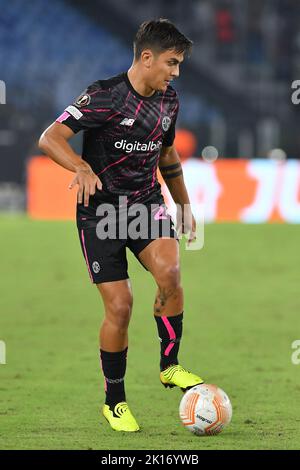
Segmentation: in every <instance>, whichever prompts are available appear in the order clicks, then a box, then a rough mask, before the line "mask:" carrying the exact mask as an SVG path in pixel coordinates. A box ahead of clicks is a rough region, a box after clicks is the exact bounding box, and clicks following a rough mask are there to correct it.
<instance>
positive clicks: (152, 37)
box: [133, 18, 193, 60]
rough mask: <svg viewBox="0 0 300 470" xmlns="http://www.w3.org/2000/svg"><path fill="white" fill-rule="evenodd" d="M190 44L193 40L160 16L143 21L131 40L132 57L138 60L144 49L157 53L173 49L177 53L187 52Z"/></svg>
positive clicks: (190, 47)
mask: <svg viewBox="0 0 300 470" xmlns="http://www.w3.org/2000/svg"><path fill="white" fill-rule="evenodd" d="M192 45H193V42H192V41H191V40H190V39H188V38H187V37H185V36H184V35H183V34H182V33H181V32H180V31H178V29H177V28H176V26H174V24H173V23H171V21H169V20H167V19H163V18H160V19H159V20H151V21H144V23H142V24H141V25H140V27H139V29H138V31H137V33H136V36H135V39H134V42H133V50H134V58H135V60H138V59H139V58H140V57H141V53H142V51H143V50H144V49H151V50H153V51H154V52H157V53H162V52H164V51H167V50H170V49H174V50H175V52H176V53H177V54H181V53H187V54H189V53H190V52H191V49H192Z"/></svg>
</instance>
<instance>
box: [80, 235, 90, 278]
mask: <svg viewBox="0 0 300 470" xmlns="http://www.w3.org/2000/svg"><path fill="white" fill-rule="evenodd" d="M81 240H82V245H83V251H84V257H85V262H86V264H87V267H88V270H89V275H90V279H91V281H92V282H93V277H92V273H91V270H90V265H89V260H88V257H87V252H86V247H85V240H84V232H83V229H81Z"/></svg>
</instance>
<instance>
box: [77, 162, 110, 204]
mask: <svg viewBox="0 0 300 470" xmlns="http://www.w3.org/2000/svg"><path fill="white" fill-rule="evenodd" d="M76 184H78V186H79V188H78V192H77V202H78V204H82V201H84V206H85V207H87V206H88V205H89V198H90V196H93V195H94V194H95V192H96V188H98V189H99V190H101V189H102V183H101V181H100V179H99V178H98V176H97V175H96V174H95V173H94V172H93V170H92V169H91V167H90V166H89V165H88V164H87V163H85V162H84V163H83V164H81V165H80V166H78V168H77V170H76V175H75V177H74V179H73V181H72V182H71V183H70V185H69V189H72V188H74V186H75V185H76Z"/></svg>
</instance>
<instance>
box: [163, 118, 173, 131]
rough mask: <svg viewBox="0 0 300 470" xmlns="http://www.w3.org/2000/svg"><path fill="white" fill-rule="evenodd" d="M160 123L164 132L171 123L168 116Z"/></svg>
mask: <svg viewBox="0 0 300 470" xmlns="http://www.w3.org/2000/svg"><path fill="white" fill-rule="evenodd" d="M161 124H162V128H163V130H164V131H165V132H166V131H167V130H168V129H169V127H170V125H171V118H169V116H165V117H164V118H163V120H162V123H161Z"/></svg>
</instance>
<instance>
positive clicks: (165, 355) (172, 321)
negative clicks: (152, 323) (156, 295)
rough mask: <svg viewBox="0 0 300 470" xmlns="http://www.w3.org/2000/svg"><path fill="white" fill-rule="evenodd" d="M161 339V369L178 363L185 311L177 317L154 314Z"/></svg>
mask: <svg viewBox="0 0 300 470" xmlns="http://www.w3.org/2000/svg"><path fill="white" fill-rule="evenodd" d="M154 318H155V320H156V324H157V329H158V336H159V339H160V370H164V369H167V367H169V366H170V365H173V364H178V359H177V355H178V351H179V346H180V339H181V336H182V320H183V312H182V313H180V314H179V315H176V316H175V317H167V316H162V317H157V316H154Z"/></svg>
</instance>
